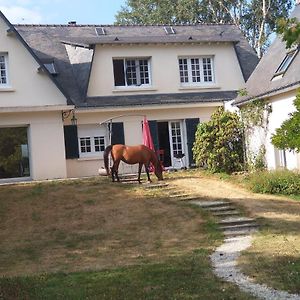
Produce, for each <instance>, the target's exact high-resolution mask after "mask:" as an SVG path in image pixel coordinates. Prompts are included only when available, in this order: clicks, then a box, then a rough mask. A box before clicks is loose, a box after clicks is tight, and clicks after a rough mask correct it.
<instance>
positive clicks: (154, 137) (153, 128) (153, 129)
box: [148, 120, 159, 150]
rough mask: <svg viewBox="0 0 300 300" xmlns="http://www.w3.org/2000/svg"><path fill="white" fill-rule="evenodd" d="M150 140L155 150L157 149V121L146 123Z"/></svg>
mask: <svg viewBox="0 0 300 300" xmlns="http://www.w3.org/2000/svg"><path fill="white" fill-rule="evenodd" d="M148 124H149V128H150V132H151V136H152V140H153V145H154V148H155V150H158V149H159V142H158V129H157V121H155V120H154V121H148Z"/></svg>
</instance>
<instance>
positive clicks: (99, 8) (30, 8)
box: [0, 0, 126, 24]
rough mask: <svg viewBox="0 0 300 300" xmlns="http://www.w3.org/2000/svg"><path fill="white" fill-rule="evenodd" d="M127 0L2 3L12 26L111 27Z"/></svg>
mask: <svg viewBox="0 0 300 300" xmlns="http://www.w3.org/2000/svg"><path fill="white" fill-rule="evenodd" d="M125 2H126V1H125V0H86V1H83V0H0V10H1V11H2V12H3V13H4V14H5V16H6V17H7V18H8V19H9V21H10V22H12V23H26V24H36V23H42V24H43V23H47V24H66V23H67V22H69V21H77V23H78V24H112V23H113V22H114V20H115V14H116V13H117V11H119V10H120V8H121V6H122V5H124V4H125Z"/></svg>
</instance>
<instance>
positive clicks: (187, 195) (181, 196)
mask: <svg viewBox="0 0 300 300" xmlns="http://www.w3.org/2000/svg"><path fill="white" fill-rule="evenodd" d="M189 196H191V195H190V194H175V195H169V198H186V197H189Z"/></svg>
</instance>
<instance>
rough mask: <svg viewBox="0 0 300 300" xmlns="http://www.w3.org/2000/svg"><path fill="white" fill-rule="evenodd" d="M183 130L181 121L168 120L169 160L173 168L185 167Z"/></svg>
mask: <svg viewBox="0 0 300 300" xmlns="http://www.w3.org/2000/svg"><path fill="white" fill-rule="evenodd" d="M182 133H183V130H182V122H181V121H170V122H169V136H170V148H171V160H172V166H173V168H175V169H181V168H183V167H185V159H186V157H185V156H184V157H183V154H185V153H184V146H183V134H182Z"/></svg>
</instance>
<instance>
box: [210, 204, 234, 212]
mask: <svg viewBox="0 0 300 300" xmlns="http://www.w3.org/2000/svg"><path fill="white" fill-rule="evenodd" d="M205 209H206V210H208V211H211V212H219V211H226V212H227V211H235V210H236V208H235V207H234V206H231V205H223V206H216V207H207V208H205Z"/></svg>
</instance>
